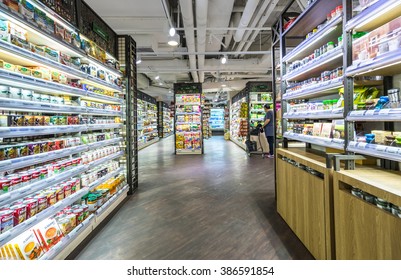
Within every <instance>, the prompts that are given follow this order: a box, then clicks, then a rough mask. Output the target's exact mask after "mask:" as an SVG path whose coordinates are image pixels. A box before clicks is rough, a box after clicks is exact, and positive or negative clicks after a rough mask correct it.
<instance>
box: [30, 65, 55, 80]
mask: <svg viewBox="0 0 401 280" xmlns="http://www.w3.org/2000/svg"><path fill="white" fill-rule="evenodd" d="M31 70H32V76H33V77H35V78H40V79H45V80H48V81H51V74H50V70H49V69H47V68H46V67H32V68H31Z"/></svg>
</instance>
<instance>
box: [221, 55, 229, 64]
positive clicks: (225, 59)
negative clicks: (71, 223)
mask: <svg viewBox="0 0 401 280" xmlns="http://www.w3.org/2000/svg"><path fill="white" fill-rule="evenodd" d="M227 60H228V58H227V55H224V56H223V57H222V58H221V64H226V63H227Z"/></svg>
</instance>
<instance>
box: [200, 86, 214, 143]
mask: <svg viewBox="0 0 401 280" xmlns="http://www.w3.org/2000/svg"><path fill="white" fill-rule="evenodd" d="M211 109H212V103H211V101H210V100H209V99H206V97H205V94H203V93H202V125H203V139H209V138H210V137H212V130H211V127H210V123H209V120H210V116H211Z"/></svg>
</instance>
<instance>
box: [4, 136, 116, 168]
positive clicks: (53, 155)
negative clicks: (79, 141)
mask: <svg viewBox="0 0 401 280" xmlns="http://www.w3.org/2000/svg"><path fill="white" fill-rule="evenodd" d="M119 141H121V138H117V139H111V140H106V141H99V142H95V143H91V144H83V145H79V146H75V147H70V148H65V149H61V150H56V151H51V152H47V153H41V154H37V155H31V156H25V157H19V158H14V159H8V160H3V161H0V172H2V171H7V170H15V169H19V168H23V167H26V166H31V165H35V164H39V163H43V162H47V161H50V160H54V159H59V158H63V157H67V156H71V155H74V154H78V153H82V152H86V151H88V150H89V149H94V148H99V147H104V146H106V145H111V144H114V143H117V142H119Z"/></svg>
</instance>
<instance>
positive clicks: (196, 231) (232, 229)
mask: <svg viewBox="0 0 401 280" xmlns="http://www.w3.org/2000/svg"><path fill="white" fill-rule="evenodd" d="M173 141H174V137H169V138H167V139H164V140H162V141H160V142H159V143H157V144H154V145H152V146H150V147H148V148H145V149H144V150H142V151H140V152H139V170H140V173H139V190H138V191H137V192H136V194H135V195H133V196H132V197H130V198H129V200H128V201H127V202H126V203H125V204H124V205H123V206H122V208H121V209H120V210H119V211H118V212H117V213H116V214H115V216H114V217H113V219H111V220H110V221H109V222H108V224H107V225H106V226H105V227H104V228H102V229H101V231H100V232H99V233H98V234H97V235H96V236H95V237H94V238H93V239H91V240H90V241H89V242H88V244H87V245H86V247H85V248H84V249H83V250H82V251H81V252H80V253H79V255H78V256H77V257H76V259H81V260H84V259H89V260H95V259H117V260H130V259H132V260H140V259H156V260H157V259H160V260H164V259H173V260H176V259H190V260H198V259H201V260H202V259H209V260H217V259H226V260H227V259H251V260H253V259H283V260H290V259H313V257H312V256H311V255H310V253H309V252H308V251H307V249H306V248H305V247H304V246H303V245H302V243H301V242H300V241H299V240H298V239H297V238H296V236H295V235H294V234H293V232H292V231H291V230H290V229H289V227H288V226H287V225H286V224H285V222H284V221H283V220H282V219H281V217H280V216H279V215H278V214H277V212H276V209H275V198H274V172H273V170H274V164H273V159H263V158H262V157H261V156H260V155H253V156H252V157H248V156H247V155H246V153H245V152H244V151H243V150H242V149H240V148H239V147H238V146H236V145H235V144H234V143H232V142H230V141H225V140H224V138H223V137H221V136H215V137H212V138H211V139H208V140H205V154H204V155H202V156H199V155H181V156H176V155H174V146H173V145H174V143H173Z"/></svg>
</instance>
